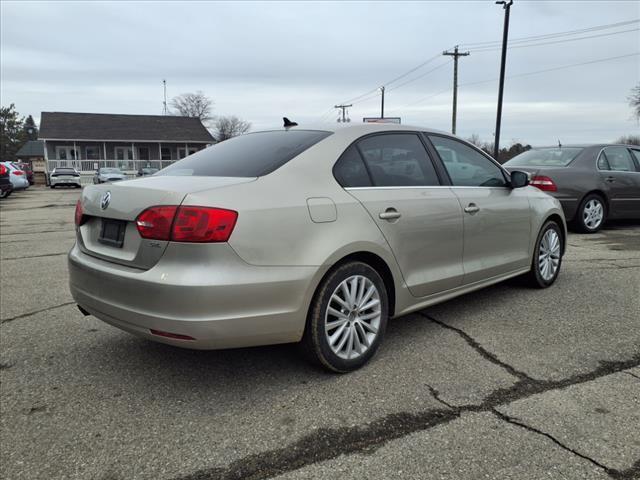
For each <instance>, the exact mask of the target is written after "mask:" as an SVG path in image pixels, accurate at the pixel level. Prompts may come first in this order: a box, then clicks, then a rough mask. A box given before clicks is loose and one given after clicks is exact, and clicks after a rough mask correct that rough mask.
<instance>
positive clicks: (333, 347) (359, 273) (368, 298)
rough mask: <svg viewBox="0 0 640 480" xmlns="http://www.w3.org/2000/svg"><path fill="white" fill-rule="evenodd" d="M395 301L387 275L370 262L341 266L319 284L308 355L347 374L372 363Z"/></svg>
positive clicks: (309, 322) (305, 346) (305, 344)
mask: <svg viewBox="0 0 640 480" xmlns="http://www.w3.org/2000/svg"><path fill="white" fill-rule="evenodd" d="M388 316H389V302H388V298H387V290H386V288H385V284H384V281H383V280H382V277H380V275H379V274H378V272H376V271H375V270H374V269H373V268H372V267H371V266H369V265H367V264H366V263H362V262H358V261H353V262H348V263H345V264H343V265H340V266H338V267H337V268H335V269H334V270H332V271H330V272H329V274H328V275H327V276H326V277H325V278H324V280H323V281H322V282H321V283H320V285H319V286H318V288H317V290H316V293H315V295H314V297H313V300H312V301H311V306H310V308H309V314H308V316H307V325H306V328H305V332H304V335H303V337H302V342H301V344H300V346H301V348H302V350H303V353H304V354H305V356H306V357H307V358H308V359H309V360H310V361H311V362H312V363H314V364H316V365H319V366H321V367H323V368H325V369H327V370H329V371H332V372H337V373H346V372H350V371H353V370H356V369H358V368H360V367H362V366H363V365H364V364H365V363H367V362H368V361H369V360H370V359H371V357H373V355H374V354H375V353H376V351H377V350H378V347H379V346H380V344H381V343H382V340H383V338H384V333H385V329H386V326H387V319H388Z"/></svg>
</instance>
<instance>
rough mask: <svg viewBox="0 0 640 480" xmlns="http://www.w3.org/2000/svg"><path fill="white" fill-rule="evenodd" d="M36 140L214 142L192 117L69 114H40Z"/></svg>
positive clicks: (200, 123) (199, 122)
mask: <svg viewBox="0 0 640 480" xmlns="http://www.w3.org/2000/svg"><path fill="white" fill-rule="evenodd" d="M38 137H39V138H41V139H45V140H53V139H59V140H99V141H108V140H126V141H149V142H207V143H209V142H213V141H214V140H213V137H212V136H211V134H210V133H209V131H208V130H207V129H206V128H205V127H204V125H202V122H201V121H200V119H198V118H195V117H175V116H172V115H120V114H109V113H69V112H42V114H41V116H40V132H39V135H38Z"/></svg>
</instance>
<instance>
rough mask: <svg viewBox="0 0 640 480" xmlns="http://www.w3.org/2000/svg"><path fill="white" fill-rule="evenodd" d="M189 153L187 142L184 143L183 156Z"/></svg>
mask: <svg viewBox="0 0 640 480" xmlns="http://www.w3.org/2000/svg"><path fill="white" fill-rule="evenodd" d="M187 155H189V145H188V144H187V143H185V144H184V156H185V157H186V156H187Z"/></svg>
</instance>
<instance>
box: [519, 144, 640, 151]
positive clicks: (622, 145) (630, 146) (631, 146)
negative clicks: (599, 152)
mask: <svg viewBox="0 0 640 480" xmlns="http://www.w3.org/2000/svg"><path fill="white" fill-rule="evenodd" d="M604 147H629V148H639V146H638V145H629V144H625V143H579V144H570V145H562V146H561V147H558V145H544V146H539V147H532V148H531V149H532V150H541V149H543V148H604Z"/></svg>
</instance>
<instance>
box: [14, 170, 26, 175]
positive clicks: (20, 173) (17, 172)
mask: <svg viewBox="0 0 640 480" xmlns="http://www.w3.org/2000/svg"><path fill="white" fill-rule="evenodd" d="M13 174H14V175H24V172H23V171H22V170H14V171H13Z"/></svg>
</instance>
